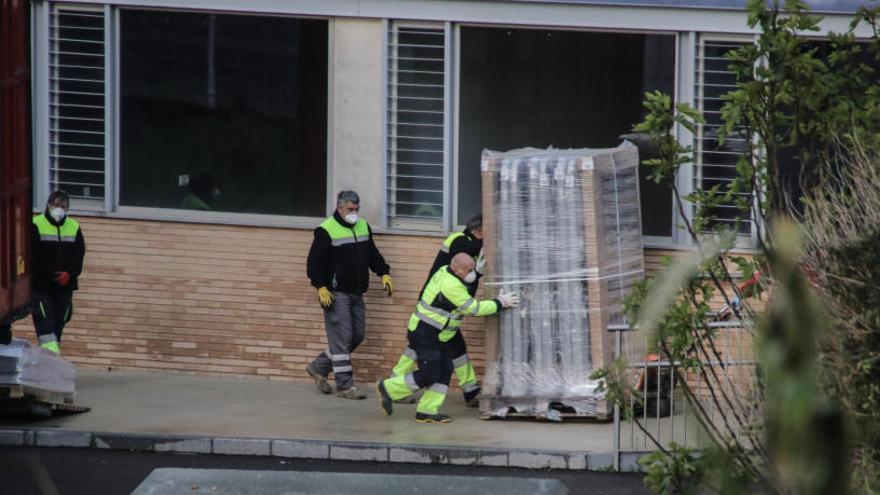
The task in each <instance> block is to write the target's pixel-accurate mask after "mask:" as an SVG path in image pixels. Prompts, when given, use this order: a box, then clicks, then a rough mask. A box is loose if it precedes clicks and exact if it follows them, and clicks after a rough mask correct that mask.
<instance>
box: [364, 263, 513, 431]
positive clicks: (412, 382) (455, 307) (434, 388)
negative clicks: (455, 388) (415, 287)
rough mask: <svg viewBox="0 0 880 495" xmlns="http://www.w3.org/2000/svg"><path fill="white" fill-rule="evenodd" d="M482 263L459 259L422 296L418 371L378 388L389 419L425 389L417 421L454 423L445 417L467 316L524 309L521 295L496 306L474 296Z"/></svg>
mask: <svg viewBox="0 0 880 495" xmlns="http://www.w3.org/2000/svg"><path fill="white" fill-rule="evenodd" d="M475 266H476V262H475V261H474V259H473V258H472V257H471V256H469V255H467V254H466V253H459V254H457V255H455V256H453V258H452V260H451V262H450V264H449V266H444V267H441V268H440V269H439V270H437V273H435V274H434V276H433V277H431V280H430V281H428V284H427V285H426V286H425V289H424V291H423V292H422V297H421V300H419V303H418V305H417V306H416V310H415V312H414V313H413V314H412V316H410V319H409V325H408V329H409V331H408V332H407V338H408V340H409V345H410V348H412V349H413V350H415V352H416V355H417V356H418V360H417V364H418V370H416V371H414V372H411V373H407V374H405V375H397V376H393V377H391V378H388V379H386V380H381V381H379V382H378V383H377V384H376V387H377V389H378V391H379V403H380V406H381V407H382V410H383V411H384V412H385V414H386V415H390V414H391V412H392V406H393V401H394V400H399V399H402V398H404V397H408V396H410V395H412V394H413V393H414V392H416V391H418V390H420V389H425V390H424V392H423V393H422V397H421V399H419V402H418V405H417V406H416V418H415V419H416V421H418V422H420V423H448V422H449V421H450V418H449V416H448V415H446V414H442V413H440V406H442V405H443V401H444V400H445V398H446V391H447V389H448V388H449V380H450V379H451V378H452V371H453V364H452V358H453V356H452V351H453V349H452V346H451V345H450V341H451V340H452V339H453V337H455V335H456V334H457V333H458V328H459V326H461V321H462V319H463V318H464V317H465V316H488V315H493V314H495V313H497V312H499V311H501V310H502V309H506V308H512V307H515V306H516V305H517V304H519V297H518V296H517V295H516V294H504V293H501V294H499V295H498V297H497V298H495V299H492V300H485V301H478V300H476V299H474V298H473V297H471V295H470V294H469V293H468V287H467V284H469V283H472V282H473V281H474V280H476V276H477V274H476V272H475V271H474V268H475Z"/></svg>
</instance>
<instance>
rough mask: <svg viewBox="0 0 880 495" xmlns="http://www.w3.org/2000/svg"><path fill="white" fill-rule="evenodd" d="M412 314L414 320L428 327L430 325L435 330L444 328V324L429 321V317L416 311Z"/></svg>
mask: <svg viewBox="0 0 880 495" xmlns="http://www.w3.org/2000/svg"><path fill="white" fill-rule="evenodd" d="M413 314H414V315H415V316H416V318H418V319H419V320H421V321H423V322H425V323H427V324H428V325H431V326H432V327H434V328H436V329H437V330H443V327H445V326H446V324H445V323H441V322H439V321H434V320H433V319H431V317H430V316H428V315H426V314H423V313H420V312H418V311H416V312H415V313H413Z"/></svg>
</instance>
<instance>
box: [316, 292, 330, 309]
mask: <svg viewBox="0 0 880 495" xmlns="http://www.w3.org/2000/svg"><path fill="white" fill-rule="evenodd" d="M318 302H320V303H321V307H322V308H324V309H330V306H333V294H331V293H330V291H329V290H327V288H326V287H321V288H320V289H318Z"/></svg>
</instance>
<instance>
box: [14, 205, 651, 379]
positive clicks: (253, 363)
mask: <svg viewBox="0 0 880 495" xmlns="http://www.w3.org/2000/svg"><path fill="white" fill-rule="evenodd" d="M79 220H80V222H81V224H82V226H83V232H84V234H85V237H86V248H87V254H86V263H85V270H84V273H83V276H82V277H81V279H80V287H81V289H80V290H79V291H78V292H77V293H76V296H75V299H74V316H73V321H72V322H71V323H70V325H68V327H67V328H66V329H65V332H64V339H63V346H62V352H63V355H64V356H65V357H66V358H67V359H69V360H70V361H72V362H73V363H74V364H76V365H77V366H78V367H80V368H98V369H100V368H108V367H109V368H112V369H115V370H129V371H169V372H178V373H197V374H202V375H226V376H262V377H266V378H269V379H272V380H307V377H306V375H305V373H304V371H303V370H304V368H305V366H306V364H307V363H308V362H309V361H310V360H311V359H312V358H313V357H314V356H315V355H316V354H317V353H319V352H321V351H322V350H323V349H324V348H325V347H326V344H325V337H324V322H323V314H322V311H321V309H320V307H319V306H318V303H317V297H316V293H315V289H314V288H312V286H311V285H310V284H309V282H308V279H307V278H306V275H305V273H306V267H305V263H306V254H307V253H308V249H309V245H310V243H311V239H312V232H311V230H293V229H277V228H261V227H239V226H225V225H203V224H189V223H175V222H155V221H137V220H118V219H105V218H80V219H79ZM440 242H441V239H440V238H439V237H430V236H407V235H378V236H376V243H377V245H378V247H379V249H380V250H381V252H382V254H383V255H384V256H385V258H386V260H387V261H388V263H389V264H390V265H391V268H392V275H393V276H394V280H395V283H396V285H397V290H396V292H395V293H394V296H393V297H391V298H388V297H386V295H385V292H384V291H383V290H382V289H381V284H380V280H379V279H378V277H373V278H372V280H371V287H370V290H369V291H368V292H367V294H366V303H367V338H366V340H365V341H364V343H363V344H362V345H361V347H359V348H358V350H357V351H356V352H355V353H354V368H355V372H356V377H355V380H356V381H358V382H361V383H366V382H372V381H374V380H375V379H376V378H377V377H379V376H384V375H387V374H388V372H389V371H390V369H391V367H392V366H393V364H394V363H395V362H396V360H397V358H398V356H399V354H400V351H401V350H402V349H403V347H404V345H405V331H406V322H407V319H408V317H409V315H410V313H411V312H412V310H413V308H414V305H415V303H416V297H417V293H418V291H419V289H421V286H422V284H423V283H424V280H425V276H426V275H427V270H428V269H429V268H430V266H431V262H432V261H433V259H434V255H435V254H436V252H437V248H438V246H439V244H440ZM646 254H647V259H646V265H647V266H649V267H654V266H657V263H656V261H655V260H656V259H657V257H658V255H659V254H661V253H659V252H653V251H648V252H647V253H646ZM662 254H668V253H662ZM15 332H16V336H18V337H26V338H29V339H31V340H33V337H34V331H33V327H32V326H31V322H30V321H29V320H23V321H21V322H19V323H18V324H16V326H15ZM463 332H464V336H465V339H466V340H467V342H468V346H469V347H468V351H469V354H470V356H471V359H472V360H474V361H475V364H476V366H477V369H478V373H479V374H480V375H482V373H483V356H484V353H483V351H484V346H483V335H482V322H481V321H480V320H478V319H474V318H469V319H466V320H465V324H464V326H463Z"/></svg>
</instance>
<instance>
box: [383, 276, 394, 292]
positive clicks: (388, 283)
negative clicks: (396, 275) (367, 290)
mask: <svg viewBox="0 0 880 495" xmlns="http://www.w3.org/2000/svg"><path fill="white" fill-rule="evenodd" d="M382 287H384V288H385V292H387V293H388V297H391V294H394V280H392V279H391V275H382Z"/></svg>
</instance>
